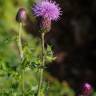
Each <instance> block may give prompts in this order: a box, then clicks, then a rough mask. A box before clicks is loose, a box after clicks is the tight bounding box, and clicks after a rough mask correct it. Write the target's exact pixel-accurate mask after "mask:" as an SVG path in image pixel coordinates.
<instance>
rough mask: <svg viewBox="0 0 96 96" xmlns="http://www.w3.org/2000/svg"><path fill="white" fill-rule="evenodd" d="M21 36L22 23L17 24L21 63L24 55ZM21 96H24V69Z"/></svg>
mask: <svg viewBox="0 0 96 96" xmlns="http://www.w3.org/2000/svg"><path fill="white" fill-rule="evenodd" d="M21 36H22V23H20V24H19V33H18V48H19V52H20V58H21V61H22V62H23V59H24V54H23V48H22V40H21ZM22 96H24V69H22Z"/></svg>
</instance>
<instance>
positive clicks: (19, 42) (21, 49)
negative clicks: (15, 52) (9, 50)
mask: <svg viewBox="0 0 96 96" xmlns="http://www.w3.org/2000/svg"><path fill="white" fill-rule="evenodd" d="M21 29H22V23H20V24H19V34H18V48H19V52H20V57H21V59H23V48H22V41H21V35H22V30H21Z"/></svg>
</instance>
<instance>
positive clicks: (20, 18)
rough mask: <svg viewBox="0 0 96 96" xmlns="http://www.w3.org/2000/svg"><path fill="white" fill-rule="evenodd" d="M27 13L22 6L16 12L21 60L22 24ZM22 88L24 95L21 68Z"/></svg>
mask: <svg viewBox="0 0 96 96" xmlns="http://www.w3.org/2000/svg"><path fill="white" fill-rule="evenodd" d="M26 18H27V15H26V10H25V9H24V8H20V9H19V10H18V12H17V16H16V21H17V22H18V23H19V31H18V38H17V39H18V40H17V41H18V49H19V53H20V59H21V62H23V60H24V53H23V47H22V40H21V37H22V25H23V23H24V22H25V21H26ZM22 90H23V92H22V93H23V94H22V95H23V96H24V69H23V70H22Z"/></svg>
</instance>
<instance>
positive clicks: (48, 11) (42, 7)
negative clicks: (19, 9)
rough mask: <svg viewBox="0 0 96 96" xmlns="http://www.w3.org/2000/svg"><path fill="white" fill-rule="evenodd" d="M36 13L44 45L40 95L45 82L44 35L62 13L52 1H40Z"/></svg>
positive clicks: (38, 94) (34, 9)
mask: <svg viewBox="0 0 96 96" xmlns="http://www.w3.org/2000/svg"><path fill="white" fill-rule="evenodd" d="M32 10H33V12H34V15H35V16H36V17H40V18H41V20H40V28H41V29H40V32H41V45H42V64H41V66H42V67H43V68H41V69H40V79H39V84H38V92H37V96H40V92H41V89H42V84H43V71H44V67H45V62H46V60H45V47H44V43H45V42H44V36H45V34H46V33H47V32H49V31H50V29H51V21H54V20H55V21H56V20H57V19H58V18H59V16H60V15H61V13H60V8H59V6H58V5H57V4H56V2H52V1H48V0H46V1H42V2H38V3H37V4H36V5H35V6H34V7H33V8H32Z"/></svg>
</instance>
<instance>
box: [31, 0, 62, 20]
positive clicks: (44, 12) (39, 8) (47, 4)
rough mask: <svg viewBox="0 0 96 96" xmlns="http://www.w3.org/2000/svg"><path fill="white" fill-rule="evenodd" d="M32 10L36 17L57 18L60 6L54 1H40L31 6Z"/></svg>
mask: <svg viewBox="0 0 96 96" xmlns="http://www.w3.org/2000/svg"><path fill="white" fill-rule="evenodd" d="M33 12H34V14H35V15H36V16H37V17H42V18H47V19H49V20H57V19H58V18H59V16H60V15H61V13H60V7H59V6H58V4H56V2H52V1H48V0H45V1H41V2H39V3H37V4H36V5H35V6H34V7H33Z"/></svg>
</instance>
